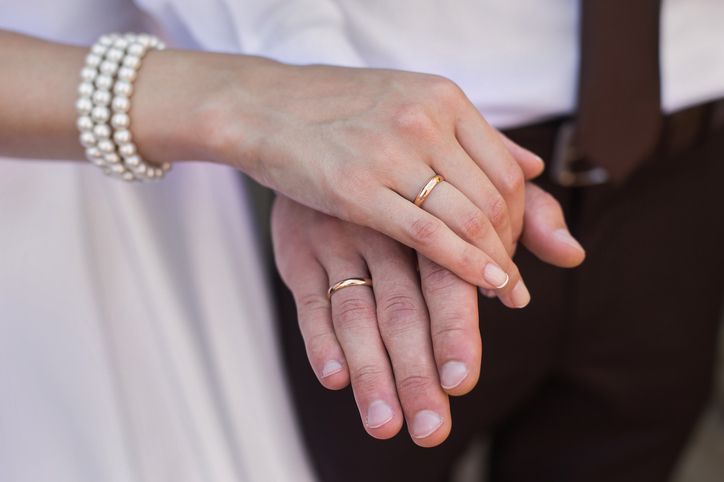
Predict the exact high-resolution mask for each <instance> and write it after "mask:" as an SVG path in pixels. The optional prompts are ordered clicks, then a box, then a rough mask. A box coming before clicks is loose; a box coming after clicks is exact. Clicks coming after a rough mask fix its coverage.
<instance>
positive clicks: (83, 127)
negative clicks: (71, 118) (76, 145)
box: [75, 115, 94, 132]
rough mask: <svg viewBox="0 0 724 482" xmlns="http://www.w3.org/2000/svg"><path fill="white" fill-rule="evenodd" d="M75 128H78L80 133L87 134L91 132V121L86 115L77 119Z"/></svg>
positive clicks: (92, 124)
mask: <svg viewBox="0 0 724 482" xmlns="http://www.w3.org/2000/svg"><path fill="white" fill-rule="evenodd" d="M75 126H76V127H77V128H78V130H79V131H81V132H87V131H91V130H93V126H94V123H93V119H91V118H90V117H88V116H87V115H84V116H81V117H78V120H77V121H76V122H75Z"/></svg>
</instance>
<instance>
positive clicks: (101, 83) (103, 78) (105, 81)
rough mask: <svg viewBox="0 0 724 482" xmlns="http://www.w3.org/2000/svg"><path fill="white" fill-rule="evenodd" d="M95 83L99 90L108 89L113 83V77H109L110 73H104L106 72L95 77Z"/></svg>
mask: <svg viewBox="0 0 724 482" xmlns="http://www.w3.org/2000/svg"><path fill="white" fill-rule="evenodd" d="M95 84H96V87H98V88H99V89H101V90H108V89H110V88H111V86H112V85H113V77H111V76H110V75H106V74H103V75H99V76H98V77H96V81H95Z"/></svg>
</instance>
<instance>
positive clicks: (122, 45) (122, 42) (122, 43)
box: [113, 37, 128, 50]
mask: <svg viewBox="0 0 724 482" xmlns="http://www.w3.org/2000/svg"><path fill="white" fill-rule="evenodd" d="M126 47H128V40H126V39H125V38H123V37H118V38H117V39H116V40H115V41H114V42H113V48H114V49H119V50H125V49H126Z"/></svg>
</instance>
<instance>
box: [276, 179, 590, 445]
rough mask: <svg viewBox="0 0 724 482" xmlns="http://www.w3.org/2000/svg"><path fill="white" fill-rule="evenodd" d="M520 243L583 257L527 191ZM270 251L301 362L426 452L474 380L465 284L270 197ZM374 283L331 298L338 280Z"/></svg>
mask: <svg viewBox="0 0 724 482" xmlns="http://www.w3.org/2000/svg"><path fill="white" fill-rule="evenodd" d="M526 190H527V198H526V199H527V201H526V204H527V205H526V212H525V230H524V232H523V236H522V238H521V240H522V242H523V243H524V244H525V245H526V247H528V249H530V250H531V251H532V252H533V253H534V254H536V255H537V256H539V257H541V258H542V259H545V260H546V261H548V262H550V263H552V264H556V265H558V266H566V267H572V266H576V265H578V264H580V263H581V262H582V261H583V258H584V256H585V254H584V253H583V250H582V249H580V248H578V247H576V246H577V243H576V242H575V241H571V240H572V239H573V238H570V235H568V237H567V236H566V234H567V233H568V231H567V229H566V225H565V222H564V220H563V214H562V212H561V210H560V207H559V205H558V203H557V202H556V201H555V200H554V199H553V198H552V197H551V196H550V195H548V194H547V193H545V192H543V191H542V190H541V189H540V188H538V187H537V186H535V185H533V184H530V183H528V185H527V186H526ZM272 235H273V240H274V251H275V257H276V261H277V266H278V267H279V272H280V273H281V275H282V278H283V280H284V281H285V283H286V284H287V286H289V288H290V289H291V291H292V293H293V294H294V298H295V301H296V303H297V309H298V315H299V327H300V329H301V332H302V335H303V337H304V340H305V344H306V348H307V355H308V357H309V362H310V364H311V366H312V368H313V370H314V372H315V373H316V374H317V377H318V378H319V381H320V383H322V385H324V386H325V387H327V388H330V389H333V390H336V389H341V388H344V387H346V386H347V385H348V384H349V383H350V382H351V383H352V388H353V390H354V393H355V399H356V400H357V406H358V408H359V411H360V417H361V419H362V423H363V425H364V427H365V430H366V431H367V432H368V433H369V434H370V435H372V436H373V437H376V438H382V439H385V438H390V437H392V436H393V435H395V434H396V433H397V432H399V430H400V428H401V427H402V422H403V420H407V425H408V428H409V431H410V436H411V437H412V438H413V440H414V441H415V443H417V444H418V445H421V446H425V447H431V446H434V445H438V444H440V443H441V442H442V441H443V440H445V438H446V437H447V435H448V433H449V432H450V427H451V415H450V406H449V402H448V395H464V394H465V393H468V392H469V391H470V390H471V389H472V388H473V387H474V386H475V384H476V383H477V380H478V376H479V373H480V358H481V341H480V334H479V329H478V309H477V295H476V290H475V287H474V286H473V285H471V284H469V283H467V282H465V281H463V280H461V279H460V278H458V277H457V276H455V275H454V274H453V273H451V272H450V271H448V270H446V269H444V268H442V267H440V266H439V265H437V264H435V263H433V262H431V261H430V260H429V259H427V258H426V257H424V256H421V255H417V261H418V262H419V269H420V271H419V273H418V272H417V271H416V268H415V265H416V259H415V258H416V254H415V253H414V252H413V251H412V250H410V249H408V248H406V247H404V246H402V245H401V244H399V243H397V242H395V241H393V240H392V239H390V238H388V237H387V236H384V235H382V234H380V233H378V232H376V231H374V230H372V229H369V228H365V227H361V226H358V225H354V224H351V223H346V222H344V221H341V220H339V219H337V218H334V217H331V216H327V215H325V214H322V213H319V212H316V211H314V210H312V209H309V208H308V207H306V206H303V205H301V204H298V203H296V202H294V201H292V200H290V199H288V198H286V197H284V196H278V198H277V200H276V202H275V205H274V211H273V215H272ZM352 277H363V278H365V277H366V278H369V277H371V278H372V279H373V288H372V289H370V288H368V287H365V286H359V287H350V288H345V289H342V290H339V291H337V292H336V293H334V295H333V296H332V298H331V300H328V299H327V295H326V292H327V289H328V288H329V286H330V285H332V284H333V283H336V282H338V281H340V280H342V279H346V278H352Z"/></svg>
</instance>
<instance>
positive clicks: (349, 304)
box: [334, 298, 375, 328]
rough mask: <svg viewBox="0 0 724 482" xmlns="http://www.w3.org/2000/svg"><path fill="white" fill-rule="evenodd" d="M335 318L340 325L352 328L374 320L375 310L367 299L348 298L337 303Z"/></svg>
mask: <svg viewBox="0 0 724 482" xmlns="http://www.w3.org/2000/svg"><path fill="white" fill-rule="evenodd" d="M334 319H335V321H336V324H338V325H339V326H340V327H346V328H352V327H355V326H358V325H360V324H367V323H368V322H370V321H372V320H374V319H375V311H374V309H373V307H372V306H371V305H370V303H369V302H367V301H364V300H362V299H360V298H346V299H343V300H340V301H339V303H338V304H337V305H336V308H335V310H334Z"/></svg>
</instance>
